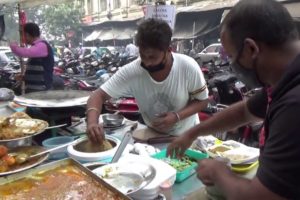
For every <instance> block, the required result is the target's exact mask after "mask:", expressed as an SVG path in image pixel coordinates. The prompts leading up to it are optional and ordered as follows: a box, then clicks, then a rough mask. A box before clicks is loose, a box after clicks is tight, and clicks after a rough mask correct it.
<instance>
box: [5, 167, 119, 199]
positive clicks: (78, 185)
mask: <svg viewBox="0 0 300 200" xmlns="http://www.w3.org/2000/svg"><path fill="white" fill-rule="evenodd" d="M0 196H1V199H3V200H15V199H18V200H25V199H26V200H28V199H47V200H67V199H80V200H81V199H85V200H94V199H103V200H104V199H105V200H121V199H124V198H123V197H121V196H120V195H119V194H116V193H114V192H113V191H111V190H109V189H108V188H107V187H105V186H104V185H102V184H100V183H98V182H96V181H95V180H93V179H92V177H89V176H87V175H86V174H85V173H84V172H82V171H81V170H80V169H79V168H77V167H76V166H73V165H71V164H69V165H65V166H60V167H57V168H55V169H52V170H49V171H41V172H39V173H37V174H34V175H31V176H28V177H26V178H22V179H19V180H17V181H14V182H11V183H7V184H5V185H0Z"/></svg>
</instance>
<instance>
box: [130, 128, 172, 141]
mask: <svg viewBox="0 0 300 200" xmlns="http://www.w3.org/2000/svg"><path fill="white" fill-rule="evenodd" d="M132 137H133V139H134V140H135V141H137V142H141V143H148V144H158V143H169V142H171V141H173V140H174V139H175V138H176V136H172V135H168V134H162V133H159V132H157V131H155V130H153V129H151V128H143V129H139V130H136V131H134V132H133V134H132Z"/></svg>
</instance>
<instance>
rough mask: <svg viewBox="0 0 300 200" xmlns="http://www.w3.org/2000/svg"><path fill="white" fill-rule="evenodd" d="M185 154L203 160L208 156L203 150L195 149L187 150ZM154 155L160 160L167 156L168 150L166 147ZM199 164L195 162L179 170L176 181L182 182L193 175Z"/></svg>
mask: <svg viewBox="0 0 300 200" xmlns="http://www.w3.org/2000/svg"><path fill="white" fill-rule="evenodd" d="M185 156H187V157H189V158H191V159H194V160H202V159H205V158H208V155H207V154H206V153H201V152H198V151H194V150H191V149H187V150H186V152H185ZM152 157H153V158H156V159H159V160H162V159H164V158H167V150H166V149H164V150H162V151H161V152H159V153H157V154H154V155H153V156H152ZM197 165H198V164H197V163H196V162H193V163H192V164H191V166H189V167H187V168H185V169H184V170H182V171H177V172H176V181H175V182H176V183H180V182H182V181H184V180H185V179H187V178H188V177H190V176H191V175H193V174H194V173H195V172H196V170H195V168H196V167H197Z"/></svg>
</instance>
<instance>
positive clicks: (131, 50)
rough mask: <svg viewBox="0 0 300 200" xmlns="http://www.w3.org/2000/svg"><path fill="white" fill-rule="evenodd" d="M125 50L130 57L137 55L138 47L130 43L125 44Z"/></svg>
mask: <svg viewBox="0 0 300 200" xmlns="http://www.w3.org/2000/svg"><path fill="white" fill-rule="evenodd" d="M125 52H126V54H127V55H128V56H130V57H137V56H138V55H139V49H138V48H137V47H136V46H135V45H134V44H132V43H129V44H127V46H126V48H125Z"/></svg>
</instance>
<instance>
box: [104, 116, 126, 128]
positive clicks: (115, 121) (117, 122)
mask: <svg viewBox="0 0 300 200" xmlns="http://www.w3.org/2000/svg"><path fill="white" fill-rule="evenodd" d="M102 120H103V125H104V126H121V125H122V123H123V121H124V117H123V116H122V115H117V114H103V115H102Z"/></svg>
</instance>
